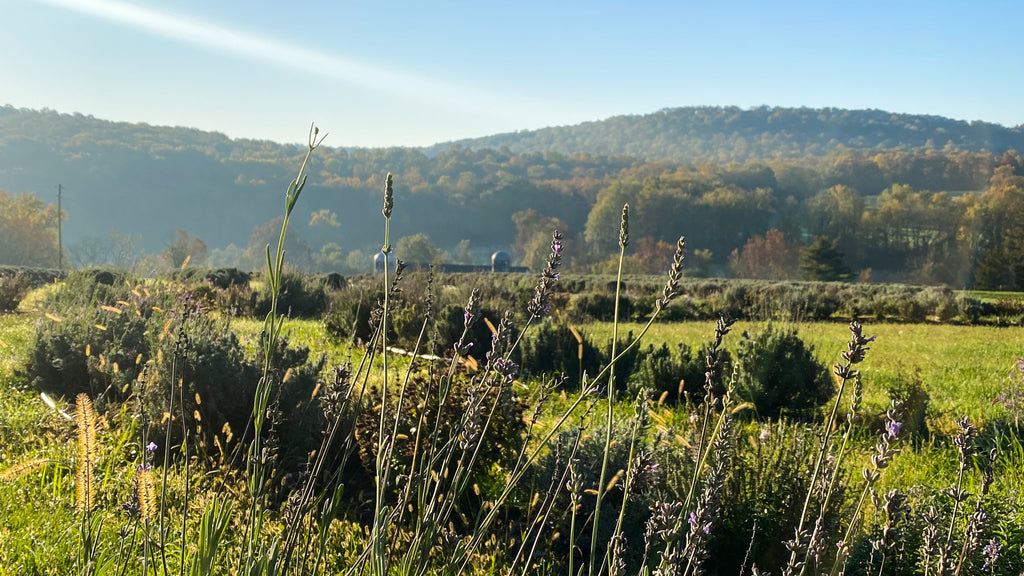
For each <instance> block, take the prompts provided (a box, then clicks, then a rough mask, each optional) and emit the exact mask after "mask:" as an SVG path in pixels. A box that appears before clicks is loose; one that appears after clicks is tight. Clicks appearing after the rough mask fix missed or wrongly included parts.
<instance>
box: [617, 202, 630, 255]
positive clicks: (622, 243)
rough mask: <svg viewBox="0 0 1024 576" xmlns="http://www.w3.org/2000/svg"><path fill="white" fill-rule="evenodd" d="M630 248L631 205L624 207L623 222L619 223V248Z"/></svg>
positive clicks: (624, 205)
mask: <svg viewBox="0 0 1024 576" xmlns="http://www.w3.org/2000/svg"><path fill="white" fill-rule="evenodd" d="M626 246H629V204H623V205H622V220H621V221H620V222H619V248H625V247H626Z"/></svg>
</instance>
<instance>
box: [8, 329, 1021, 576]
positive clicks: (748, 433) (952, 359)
mask: <svg viewBox="0 0 1024 576" xmlns="http://www.w3.org/2000/svg"><path fill="white" fill-rule="evenodd" d="M40 315H41V313H40V312H22V313H18V314H9V315H2V316H0V342H2V344H0V348H2V349H0V388H2V389H3V394H2V398H0V470H3V469H6V468H8V467H9V466H10V465H12V464H14V463H17V462H19V461H24V460H25V459H27V458H45V459H48V460H49V461H52V462H53V463H54V464H53V465H51V466H48V467H47V468H46V469H45V472H43V473H39V474H37V475H35V476H32V477H28V478H22V479H19V480H17V481H15V482H0V511H2V514H0V515H2V516H3V519H2V520H0V576H5V575H6V574H67V573H70V572H71V571H72V569H74V568H75V567H77V566H78V565H79V564H78V563H76V562H77V561H76V560H75V559H74V557H73V555H74V554H75V551H74V550H75V548H76V547H77V546H80V545H81V542H80V541H79V538H80V536H79V531H78V527H77V525H76V522H78V520H77V515H76V513H75V510H74V508H73V502H74V500H75V490H74V483H73V481H72V480H73V473H72V470H73V467H74V462H75V451H74V444H75V442H74V438H75V436H74V434H75V425H74V423H73V422H70V421H68V420H67V419H65V418H64V417H63V416H61V415H60V414H59V413H58V412H57V411H56V410H54V409H52V408H50V407H47V406H46V405H45V404H44V403H43V401H42V400H41V398H40V396H39V395H38V393H37V392H36V391H33V390H30V389H28V387H27V386H26V384H27V383H26V382H24V381H23V380H22V379H20V378H19V376H18V375H17V373H18V371H20V370H21V369H22V368H23V366H24V364H25V362H26V356H25V352H26V350H27V348H28V347H29V345H30V344H31V341H32V339H33V334H34V328H33V327H34V326H35V323H36V322H37V321H38V320H39V318H40ZM262 325H263V324H262V322H261V321H259V320H254V319H241V318H238V319H232V321H231V327H232V329H233V330H234V331H235V332H236V333H237V334H238V335H239V337H240V340H241V341H242V342H243V344H244V345H245V347H246V350H247V354H250V355H256V354H258V352H259V351H258V342H257V340H258V338H257V336H258V334H259V332H260V330H261V328H262ZM787 327H793V328H796V329H797V330H798V333H799V335H800V336H801V338H803V339H804V340H805V341H806V342H808V343H810V344H811V345H813V346H814V350H815V354H816V356H817V357H818V359H819V360H820V361H821V362H822V363H824V364H826V365H828V364H831V363H834V362H836V361H838V360H839V354H840V353H841V352H842V351H843V349H844V347H845V344H846V342H847V340H848V339H849V329H848V327H847V326H846V325H845V324H840V323H803V324H800V325H787ZM578 328H579V329H580V331H581V332H582V333H584V334H585V335H586V336H587V337H588V338H590V339H591V341H594V342H601V341H604V340H605V339H607V338H609V337H610V334H611V325H610V324H608V323H594V324H586V325H582V326H579V327H578ZM640 328H641V326H640V325H637V324H624V325H621V326H620V327H619V330H620V334H624V333H626V332H629V331H631V330H632V331H633V332H634V333H636V332H638V331H639V330H640ZM762 328H763V325H762V324H757V323H749V322H740V323H737V324H736V325H735V326H734V327H733V331H732V333H730V334H729V335H728V336H727V337H726V340H725V347H726V348H729V349H735V347H736V346H737V345H738V343H739V342H740V340H741V339H742V337H743V332H744V331H752V332H753V331H757V330H760V329H762ZM713 331H714V325H713V324H711V323H709V322H686V323H674V324H655V325H654V326H653V327H652V328H651V330H650V331H649V332H648V334H647V335H646V337H645V339H644V345H645V346H646V345H647V344H654V345H660V344H661V343H668V344H669V345H674V344H676V343H679V342H682V343H686V344H688V345H690V346H693V347H698V346H701V345H702V343H704V342H707V341H708V340H709V339H710V337H711V336H712V334H713ZM864 333H865V335H868V336H876V339H875V341H874V342H873V343H872V344H871V349H870V351H869V352H868V355H867V359H866V360H865V361H864V362H863V363H862V364H860V365H859V366H858V367H859V368H860V369H861V370H862V371H863V374H864V381H865V405H866V408H867V410H868V411H869V412H870V411H874V412H877V413H880V412H882V411H884V408H885V406H886V405H887V403H888V399H889V396H888V392H887V388H888V387H889V386H891V385H893V384H894V383H896V382H897V381H900V380H907V379H909V378H911V377H912V376H911V375H912V374H913V373H914V372H915V371H919V373H920V378H921V380H922V381H923V382H924V384H925V385H926V389H927V391H928V393H929V395H930V397H931V405H930V407H929V418H928V424H929V427H930V429H931V430H932V432H935V434H932V435H930V436H929V437H927V438H919V439H917V440H916V441H915V444H914V446H913V449H910V448H904V449H903V450H902V453H901V454H899V455H898V456H897V457H896V458H894V459H893V460H892V463H891V465H890V467H889V469H888V470H887V472H886V474H885V475H884V476H883V479H882V480H881V481H880V483H879V484H878V485H877V489H878V490H879V493H883V492H885V491H887V490H889V489H892V488H897V487H898V488H901V489H904V490H908V489H909V491H910V493H911V495H912V497H913V499H914V501H915V502H916V503H918V505H920V503H921V502H935V501H941V498H942V497H941V495H940V491H941V490H943V489H945V488H947V487H949V486H951V485H953V484H955V483H956V481H957V455H956V450H955V449H953V448H952V446H951V443H950V442H949V441H948V438H949V435H951V434H952V433H953V432H954V431H955V426H954V423H953V419H954V418H955V417H958V416H962V415H968V416H970V417H971V418H972V420H975V421H976V422H978V423H979V424H981V425H982V426H984V425H985V424H986V423H991V422H994V421H997V420H999V419H1005V417H1006V413H1005V408H1004V407H1003V406H1001V405H997V404H993V402H992V400H993V399H994V398H995V397H996V395H997V394H998V393H999V391H1000V389H1001V388H1002V386H1003V385H1004V383H1005V382H1006V378H1007V375H1008V373H1009V372H1010V370H1011V368H1012V367H1013V365H1014V362H1015V359H1016V358H1018V357H1020V356H1021V355H1024V328H995V327H977V326H950V325H932V324H909V325H903V324H878V325H872V324H870V323H868V324H867V325H866V326H865V329H864ZM282 335H284V336H285V337H287V338H288V339H289V340H290V341H291V343H293V344H298V345H303V346H309V347H310V348H311V349H312V350H313V352H314V353H315V354H320V353H322V354H325V355H327V357H328V359H329V365H336V364H338V363H342V362H345V361H349V360H352V358H351V356H350V355H352V354H357V353H358V350H357V349H350V348H349V347H348V346H346V345H343V344H341V343H339V342H337V341H335V340H332V339H331V338H329V337H328V335H327V333H326V331H325V328H324V324H323V322H321V321H317V320H288V321H286V322H285V325H284V329H283V332H282ZM403 364H404V360H403V359H401V358H398V359H396V360H395V363H394V364H393V369H394V368H398V367H400V366H402V365H403ZM398 369H399V370H400V368H398ZM371 381H377V380H376V376H374V377H373V379H371ZM525 384H527V385H528V386H529V387H531V388H536V387H537V386H538V384H537V383H536V382H531V381H529V380H526V381H525ZM571 400H572V398H571V396H570V397H569V398H568V399H562V400H561V401H558V400H557V399H556V401H555V402H554V403H553V405H554V408H549V412H547V414H548V416H545V418H547V419H548V420H547V421H546V422H542V423H541V425H540V426H539V427H538V429H544V427H545V426H547V425H549V424H550V417H551V416H550V414H551V412H550V410H557V408H560V407H564V406H566V405H568V403H569V402H571ZM65 406H66V405H65ZM602 406H603V401H601V400H597V401H596V402H595V404H594V409H593V411H592V412H591V413H590V416H589V418H590V424H589V425H592V424H593V423H595V422H596V423H599V422H600V420H601V418H602V417H601V416H599V415H600V414H601V413H602V410H603V408H602ZM619 408H620V409H621V412H622V414H623V415H624V417H625V414H626V413H627V412H628V411H629V410H630V408H629V407H628V406H626V405H622V406H620V407H619ZM65 409H66V410H70V411H71V412H72V413H73V407H72V408H65ZM674 410H676V409H673V408H670V407H659V408H657V409H656V411H657V418H658V419H661V421H667V422H675V423H676V424H674V426H680V425H681V426H682V427H684V428H685V426H686V424H685V422H686V415H685V414H682V413H681V412H679V413H675V412H674ZM652 411H654V410H653V409H652ZM794 426H795V427H796V428H800V427H803V426H805V425H804V424H796V425H794ZM806 426H809V424H807V425H806ZM100 428H101V429H100V434H101V437H102V440H101V441H102V442H103V443H104V444H105V445H106V446H108V447H112V448H113V453H110V454H109V455H107V456H105V457H104V458H103V460H102V461H101V466H105V467H106V470H107V472H105V473H103V474H102V475H101V477H102V478H103V479H104V480H103V486H102V491H103V493H105V494H106V496H105V497H104V500H103V501H102V506H103V507H104V508H106V509H107V510H109V511H110V512H109V516H108V519H109V520H110V522H109V524H108V525H107V526H105V527H104V528H103V529H102V531H101V534H102V535H103V537H104V538H105V539H106V541H108V542H117V541H118V535H117V533H116V530H115V528H114V526H115V525H116V522H120V521H121V516H120V515H118V513H117V512H116V510H117V509H118V506H120V503H121V502H122V501H123V500H125V499H126V498H130V497H131V490H132V484H131V481H130V479H129V478H128V477H119V475H118V473H117V467H118V466H120V465H123V462H124V461H125V460H128V461H133V460H134V459H135V458H136V456H134V455H133V454H132V453H131V451H132V450H134V448H133V447H132V442H131V438H130V437H131V435H132V434H133V430H134V425H133V424H132V419H131V417H130V415H129V414H126V413H124V412H120V413H117V412H112V413H108V414H106V415H104V416H103V417H102V418H101V427H100ZM769 428H770V426H769V425H768V424H767V423H757V422H753V423H751V422H747V423H745V424H743V428H742V430H741V431H740V432H739V433H738V438H739V441H741V442H743V443H749V445H750V446H752V447H755V448H756V447H757V446H760V443H761V442H762V441H763V433H762V436H760V437H759V436H758V430H762V431H763V430H767V429H769ZM588 437H589V435H588ZM873 442H874V438H873V436H872V435H871V434H868V433H867V432H864V433H860V434H858V435H857V437H856V443H855V445H854V446H853V448H852V449H851V454H850V456H849V458H848V460H847V461H846V462H845V465H844V468H845V471H846V472H845V474H846V475H847V478H846V481H848V482H850V483H851V485H856V484H857V479H858V478H859V477H860V473H861V472H860V470H861V468H862V467H863V466H865V465H866V463H867V462H869V455H870V452H871V450H872V448H871V446H872V443H873ZM985 442H986V443H987V444H986V445H987V446H988V445H992V446H998V447H999V448H1000V450H1001V452H1002V455H1001V459H1000V461H999V463H998V467H997V474H996V482H995V483H994V484H993V486H992V489H991V490H992V497H993V502H994V504H993V506H994V507H995V509H996V510H998V512H999V523H998V524H997V525H995V526H994V527H993V528H992V530H993V531H994V532H992V533H1002V534H1003V535H1004V536H1003V539H1004V541H1005V543H1006V544H1007V546H1008V547H1009V546H1016V547H1017V549H1015V550H1016V551H1015V552H1013V554H1015V556H1011V557H1013V558H1018V559H1019V558H1020V557H1021V550H1022V548H1021V547H1022V546H1024V542H1021V540H1022V539H1024V533H1022V531H1021V529H1020V525H1021V523H1024V514H1022V513H1021V510H1022V509H1024V506H1022V504H1024V500H1022V497H1021V494H1024V472H1022V470H1024V449H1022V448H1021V445H1020V443H1019V442H1018V441H1017V440H1015V439H1014V438H1012V437H1008V436H999V435H992V434H991V433H989V432H986V440H985ZM748 457H749V456H748ZM179 472H180V470H178V469H177V468H176V469H175V470H174V471H172V473H171V475H170V476H169V480H168V482H169V483H170V484H171V486H169V492H168V498H171V497H174V498H180V495H179V493H178V492H175V490H177V489H178V488H177V486H179V485H180V484H182V483H183V479H182V478H181V477H180V476H178V474H179ZM195 481H196V482H197V485H202V483H203V482H204V481H203V480H202V478H198V477H197V479H196V480H195ZM964 486H965V489H967V490H968V491H972V493H977V492H978V491H980V489H981V487H980V475H979V474H978V473H977V471H974V473H973V474H968V475H967V477H966V478H965V484H964ZM201 512H202V509H201V502H195V503H193V512H192V514H193V517H197V516H198V515H200V514H201ZM873 513H876V514H877V513H879V512H878V511H875V512H873ZM167 515H168V519H169V521H172V522H180V521H181V518H182V517H181V515H180V510H177V509H175V508H173V507H172V508H170V509H169V510H168V511H167ZM874 521H875V520H872V522H874ZM190 537H191V536H190ZM769 537H770V538H781V536H778V535H775V534H772V535H769ZM238 538H239V536H238V535H237V534H236V535H235V536H233V537H232V539H231V540H229V541H228V542H227V544H226V547H227V549H228V550H229V554H242V553H243V552H242V551H243V550H244V543H243V542H242V541H241V540H239V539H238ZM331 542H332V544H331V546H332V548H331V552H330V554H332V555H333V556H331V557H332V558H339V559H344V558H348V559H351V558H352V557H353V556H352V554H353V552H352V548H351V547H352V546H356V547H357V548H356V549H358V544H353V542H355V541H354V540H353V539H352V538H351V537H347V536H346V537H341V538H340V539H338V540H334V539H332V540H331ZM493 553H494V554H497V552H493ZM1007 553H1008V554H1009V553H1010V550H1009V549H1008V550H1007ZM496 558H497V556H495V559H496ZM337 561H338V562H342V561H343V560H337ZM1015 561H1016V560H1015ZM495 565H497V564H495ZM340 568H341V566H340V565H339V569H340ZM11 570H14V571H11ZM129 573H135V572H131V571H129ZM482 573H486V570H485V571H483V572H482ZM1014 574H1016V572H1014Z"/></svg>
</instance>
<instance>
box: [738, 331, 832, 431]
mask: <svg viewBox="0 0 1024 576" xmlns="http://www.w3.org/2000/svg"><path fill="white" fill-rule="evenodd" d="M736 363H737V367H738V371H739V374H738V381H737V386H736V388H737V390H736V392H737V394H738V395H739V397H740V398H742V399H743V400H744V401H747V402H751V403H753V404H754V406H755V407H756V409H757V412H758V413H759V414H761V415H762V416H766V417H770V418H777V417H779V416H781V415H783V414H787V415H801V414H806V413H807V412H808V411H810V410H812V409H814V408H817V407H818V406H820V405H822V404H823V403H825V402H826V401H828V399H829V398H830V397H831V395H832V392H833V385H832V380H831V378H830V377H829V372H828V370H827V368H826V367H825V366H824V365H822V364H821V363H820V362H818V361H817V360H815V358H814V351H813V348H812V347H810V346H807V345H805V344H804V342H803V340H801V339H800V337H799V336H797V333H796V329H792V330H780V329H778V328H775V327H774V326H772V325H771V324H769V325H768V326H767V328H765V330H764V331H762V332H759V333H757V334H750V333H748V332H744V333H743V337H742V340H741V341H740V344H739V349H738V350H737V352H736Z"/></svg>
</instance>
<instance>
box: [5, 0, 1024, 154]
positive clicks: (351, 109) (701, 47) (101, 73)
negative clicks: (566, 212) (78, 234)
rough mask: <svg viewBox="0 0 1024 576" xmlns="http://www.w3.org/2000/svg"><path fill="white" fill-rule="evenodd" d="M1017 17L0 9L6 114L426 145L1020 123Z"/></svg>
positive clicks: (689, 9)
mask: <svg viewBox="0 0 1024 576" xmlns="http://www.w3.org/2000/svg"><path fill="white" fill-rule="evenodd" d="M1021 21H1024V3H1021V2H1016V1H1007V2H992V1H985V0H978V1H963V2H954V1H943V0H932V1H928V2H899V1H896V0H890V1H889V2H874V1H864V2H842V3H840V2H821V1H817V2H795V1H790V0H775V1H772V2H765V1H763V0H759V1H750V2H725V1H720V2H710V1H709V2H689V1H682V0H677V1H644V0H635V1H630V2H625V1H621V2H611V1H604V0H589V1H579V2H577V1H558V0H538V1H534V0H521V1H518V2H503V1H493V2H491V1H480V0H465V1H462V0H435V1H433V2H422V1H421V2H411V1H403V2H391V1H384V0H380V1H370V0H316V1H314V0H292V1H290V2H283V1H278V2H271V1H268V0H249V1H244V2H242V1H236V0H217V1H209V0H0V105H5V104H9V105H13V106H15V107H19V108H33V109H41V108H49V109H53V110H57V111H60V112H67V113H71V112H79V113H82V114H89V115H93V116H95V117H97V118H104V119H109V120H117V121H128V122H146V123H149V124H154V125H173V126H190V127H196V128H200V129H203V130H212V131H217V132H221V133H224V134H227V135H228V136H231V137H233V138H256V139H268V140H274V141H278V142H304V141H305V139H306V134H307V132H308V128H309V126H310V123H314V122H315V123H316V124H317V126H319V127H320V128H321V129H322V130H323V131H326V132H328V133H329V134H330V136H329V138H328V142H327V144H329V145H332V146H371V147H380V146H425V145H430V144H434V143H437V142H445V141H450V140H455V139H460V138H470V137H476V136H486V135H490V134H496V133H502V132H512V131H516V130H532V129H537V128H543V127H546V126H558V125H569V124H577V123H580V122H586V121H591V120H600V119H603V118H607V117H610V116H615V115H621V114H646V113H651V112H655V111H657V110H660V109H663V108H670V107H676V106H703V105H733V106H740V107H744V108H748V107H753V106H761V105H768V106H810V107H838V108H878V109H883V110H889V111H893V112H904V113H919V114H935V115H941V116H948V117H951V118H956V119H961V120H984V121H988V122H996V123H999V124H1003V125H1007V126H1016V125H1019V124H1024V106H1022V105H1021V102H1022V98H1021V95H1022V94H1024V74H1022V73H1021V72H1022V71H1024V70H1022V68H1024V58H1022V55H1024V34H1020V33H1019V30H1018V29H1017V27H1018V26H1019V22H1021Z"/></svg>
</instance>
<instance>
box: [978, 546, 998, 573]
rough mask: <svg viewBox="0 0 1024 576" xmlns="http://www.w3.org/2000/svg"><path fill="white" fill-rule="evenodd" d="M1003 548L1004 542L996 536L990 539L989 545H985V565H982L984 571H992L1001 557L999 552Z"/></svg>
mask: <svg viewBox="0 0 1024 576" xmlns="http://www.w3.org/2000/svg"><path fill="white" fill-rule="evenodd" d="M1002 549H1003V543H1002V542H999V541H997V540H996V539H995V538H993V539H991V540H989V541H988V545H987V546H985V550H984V555H985V565H984V566H982V567H981V570H982V572H991V571H992V569H993V568H994V567H995V563H996V560H998V559H999V552H1001V551H1002Z"/></svg>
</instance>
